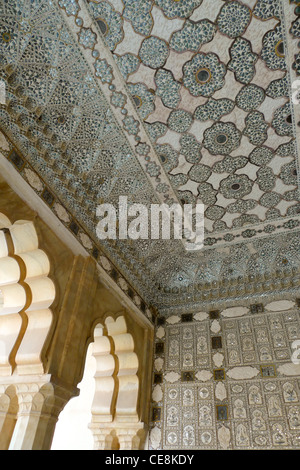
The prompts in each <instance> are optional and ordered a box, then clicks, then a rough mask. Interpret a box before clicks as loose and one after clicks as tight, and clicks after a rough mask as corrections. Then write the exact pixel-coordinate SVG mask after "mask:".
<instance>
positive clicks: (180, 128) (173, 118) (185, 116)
mask: <svg viewBox="0 0 300 470" xmlns="http://www.w3.org/2000/svg"><path fill="white" fill-rule="evenodd" d="M192 122H193V118H192V115H191V114H190V113H188V112H187V111H184V109H177V110H175V111H172V112H171V113H170V115H169V118H168V127H169V128H170V129H171V130H172V131H175V132H186V131H187V130H188V129H189V128H190V127H191V124H192Z"/></svg>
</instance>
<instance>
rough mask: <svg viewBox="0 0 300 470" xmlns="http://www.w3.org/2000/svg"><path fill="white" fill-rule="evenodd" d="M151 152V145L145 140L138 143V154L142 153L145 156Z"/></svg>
mask: <svg viewBox="0 0 300 470" xmlns="http://www.w3.org/2000/svg"><path fill="white" fill-rule="evenodd" d="M149 152H150V146H149V145H148V144H145V143H143V142H140V143H139V144H137V146H136V153H137V154H138V155H142V156H143V157H145V156H146V155H148V153H149Z"/></svg>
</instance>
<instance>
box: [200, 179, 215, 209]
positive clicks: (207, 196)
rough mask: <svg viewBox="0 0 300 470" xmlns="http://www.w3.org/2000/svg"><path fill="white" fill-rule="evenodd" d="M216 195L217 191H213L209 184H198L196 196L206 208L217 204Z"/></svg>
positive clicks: (205, 182)
mask: <svg viewBox="0 0 300 470" xmlns="http://www.w3.org/2000/svg"><path fill="white" fill-rule="evenodd" d="M217 194H218V191H217V190H216V189H214V188H213V186H212V185H211V184H210V183H207V181H204V182H203V183H200V184H199V186H198V195H199V197H200V199H201V201H202V202H203V204H207V205H208V206H211V205H213V204H215V203H216V202H217Z"/></svg>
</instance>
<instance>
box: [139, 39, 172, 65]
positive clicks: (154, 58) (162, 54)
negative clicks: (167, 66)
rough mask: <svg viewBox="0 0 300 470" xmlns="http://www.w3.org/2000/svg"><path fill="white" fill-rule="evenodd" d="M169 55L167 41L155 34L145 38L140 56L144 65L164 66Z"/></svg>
mask: <svg viewBox="0 0 300 470" xmlns="http://www.w3.org/2000/svg"><path fill="white" fill-rule="evenodd" d="M168 55H169V49H168V46H167V43H166V42H165V41H164V40H163V39H159V38H157V37H155V36H151V37H149V38H146V39H144V41H143V42H142V45H141V48H140V51H139V56H140V59H141V61H142V62H143V64H144V65H147V66H148V67H151V68H153V69H156V68H159V67H162V66H163V65H164V63H165V62H166V60H167V57H168Z"/></svg>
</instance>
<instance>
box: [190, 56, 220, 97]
mask: <svg viewBox="0 0 300 470" xmlns="http://www.w3.org/2000/svg"><path fill="white" fill-rule="evenodd" d="M225 74H226V67H225V65H224V64H223V63H222V62H220V60H219V58H218V56H217V55H216V54H214V53H209V54H204V53H199V54H196V55H195V56H194V57H193V58H192V60H190V61H189V62H186V64H185V65H184V66H183V84H184V86H185V87H186V88H187V89H188V90H189V91H190V93H191V94H192V95H194V96H201V95H202V96H207V97H209V96H211V95H212V94H213V93H214V92H215V91H216V90H219V89H220V88H222V87H223V86H224V83H225V81H224V76H225Z"/></svg>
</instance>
